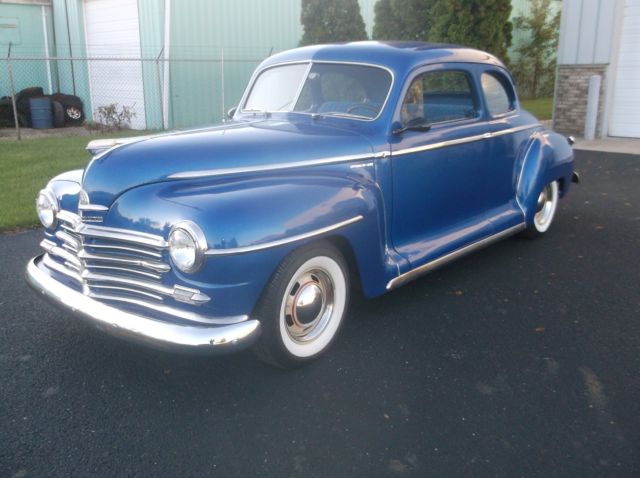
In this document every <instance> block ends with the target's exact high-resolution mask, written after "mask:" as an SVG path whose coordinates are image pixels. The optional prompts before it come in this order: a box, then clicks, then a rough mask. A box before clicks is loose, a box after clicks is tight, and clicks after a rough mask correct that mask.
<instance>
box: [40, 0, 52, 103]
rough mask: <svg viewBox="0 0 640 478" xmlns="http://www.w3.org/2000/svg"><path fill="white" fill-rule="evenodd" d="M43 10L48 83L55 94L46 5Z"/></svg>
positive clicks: (50, 92) (50, 91)
mask: <svg viewBox="0 0 640 478" xmlns="http://www.w3.org/2000/svg"><path fill="white" fill-rule="evenodd" d="M40 8H41V11H42V33H43V34H44V55H45V58H46V63H45V64H46V65H47V83H48V85H49V94H50V95H52V94H53V83H52V81H51V61H50V60H49V56H50V55H49V32H48V31H47V13H46V10H45V8H46V7H45V6H44V5H42V6H41V7H40Z"/></svg>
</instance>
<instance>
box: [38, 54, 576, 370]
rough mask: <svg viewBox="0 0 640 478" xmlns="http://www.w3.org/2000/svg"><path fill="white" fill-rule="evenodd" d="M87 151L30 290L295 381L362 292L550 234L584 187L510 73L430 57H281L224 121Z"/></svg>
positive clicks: (110, 327) (63, 189) (70, 176)
mask: <svg viewBox="0 0 640 478" xmlns="http://www.w3.org/2000/svg"><path fill="white" fill-rule="evenodd" d="M88 149H89V151H90V152H91V153H92V155H93V158H92V159H91V161H90V162H89V164H88V166H87V167H86V168H85V169H84V170H83V171H82V170H78V171H70V172H68V173H65V174H62V175H60V176H57V177H56V178H54V179H52V180H51V181H50V182H49V184H48V185H47V187H46V188H45V189H43V190H42V191H41V192H40V193H39V195H38V197H37V201H36V207H37V210H38V214H39V217H40V219H41V221H42V223H43V225H44V227H45V230H44V234H45V238H44V240H43V241H42V243H41V246H42V248H43V249H44V254H42V255H40V256H38V257H35V258H34V259H32V260H31V261H30V262H29V264H28V266H27V280H28V282H29V284H30V285H31V286H32V287H33V288H34V289H35V290H36V291H37V292H38V293H40V294H41V295H42V296H43V297H45V298H48V299H50V300H51V301H52V302H53V303H54V304H57V305H59V306H61V307H62V308H63V309H64V310H66V311H67V312H68V313H70V314H71V313H73V314H75V315H76V316H78V317H80V318H81V319H82V320H84V321H86V322H89V323H92V324H94V325H95V326H97V327H98V328H100V329H101V330H103V331H104V332H108V333H110V334H113V335H116V336H119V337H122V338H127V339H132V340H135V341H137V342H140V343H144V344H148V345H152V346H155V347H160V348H169V349H179V350H190V351H196V352H204V353H217V352H227V351H234V350H238V349H241V348H244V347H248V346H254V349H255V350H256V351H257V353H258V355H259V356H260V357H261V358H263V359H264V360H266V361H268V362H270V363H273V364H276V365H279V366H293V365H298V364H302V363H306V362H308V361H310V360H312V359H314V358H317V357H318V356H319V355H320V354H322V353H323V352H324V351H325V350H326V349H327V348H328V347H329V346H330V345H331V343H332V342H333V341H334V340H335V338H336V336H337V334H338V331H339V329H340V326H341V325H342V323H343V322H344V319H345V316H346V315H347V309H348V304H349V296H350V294H351V291H352V289H353V288H354V286H356V285H357V286H358V287H359V289H361V290H362V291H363V293H364V294H365V295H366V296H368V297H374V296H377V295H380V294H383V293H385V292H387V291H390V290H393V289H395V288H397V287H399V286H401V285H403V284H405V283H407V282H409V281H410V280H412V279H415V278H417V277H419V276H421V275H422V274H425V273H427V272H429V271H432V270H434V269H435V268H437V267H439V266H441V265H443V264H446V263H448V262H450V261H452V260H454V259H456V258H458V257H460V256H463V255H464V254H467V253H469V252H472V251H475V250H477V249H479V248H481V247H484V246H486V245H488V244H490V243H493V242H495V241H498V240H500V239H503V238H506V237H508V236H512V235H514V234H521V235H525V236H527V237H538V236H542V235H543V234H544V233H545V232H546V231H547V230H548V229H549V226H550V225H551V223H552V221H553V219H554V215H555V212H556V208H557V205H558V200H559V198H561V197H562V196H564V195H565V194H567V192H568V190H569V185H570V183H571V182H572V180H573V181H576V179H577V176H576V174H575V173H574V171H573V153H572V148H571V145H570V141H568V140H567V138H565V137H562V136H560V135H558V134H556V133H554V132H552V131H548V130H545V129H544V128H543V126H542V125H541V124H540V123H539V122H538V121H537V120H536V119H535V118H534V117H533V116H532V115H531V114H529V113H528V112H526V111H524V110H522V109H521V108H520V104H519V102H518V98H517V96H516V92H515V89H514V84H513V80H512V78H511V75H510V74H509V72H508V71H507V70H506V68H505V66H504V65H503V64H502V63H501V62H500V61H499V60H497V59H496V58H495V57H493V56H492V55H490V54H487V53H484V52H481V51H477V50H473V49H469V48H464V47H459V46H452V45H435V44H425V43H405V42H386V43H379V42H358V43H348V44H340V45H324V46H312V47H306V48H298V49H295V50H291V51H287V52H284V53H281V54H277V55H274V56H271V57H270V58H268V59H266V60H265V61H264V62H262V64H261V65H260V66H259V67H258V69H257V70H256V72H255V73H254V75H253V77H252V78H251V80H250V83H249V86H248V88H247V90H246V92H245V94H244V96H243V98H242V100H241V101H240V103H239V105H238V107H237V108H234V109H233V110H232V111H230V119H229V121H227V122H226V123H225V124H223V125H221V126H214V127H209V128H202V129H195V130H190V131H182V132H173V133H168V134H162V135H158V136H151V137H145V138H132V139H128V140H120V141H116V142H113V141H106V142H100V141H98V142H92V143H90V145H89V146H88Z"/></svg>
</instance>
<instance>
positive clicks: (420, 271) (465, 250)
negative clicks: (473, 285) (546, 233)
mask: <svg viewBox="0 0 640 478" xmlns="http://www.w3.org/2000/svg"><path fill="white" fill-rule="evenodd" d="M525 227H526V226H525V224H524V223H522V224H518V225H516V226H513V227H510V228H509V229H505V230H504V231H501V232H499V233H497V234H494V235H493V236H489V237H485V238H484V239H480V240H479V241H476V242H474V243H472V244H469V245H467V246H464V247H462V248H460V249H457V250H455V251H453V252H450V253H448V254H445V255H444V256H442V257H439V258H437V259H434V260H433V261H431V262H427V263H426V264H424V265H421V266H420V267H416V268H415V269H412V270H410V271H408V272H405V273H404V274H402V275H400V276H398V277H396V278H394V279H391V280H390V281H389V283H388V284H387V290H392V289H395V288H397V287H400V286H401V285H404V284H406V283H407V282H409V281H412V280H414V279H417V278H418V277H420V276H422V275H424V274H427V273H428V272H431V271H433V270H435V269H437V268H438V267H441V266H443V265H445V264H448V263H449V262H452V261H454V260H456V259H459V258H460V257H462V256H465V255H467V254H470V253H471V252H474V251H477V250H478V249H481V248H483V247H486V246H488V245H490V244H493V243H494V242H497V241H499V240H501V239H504V238H506V237H508V236H512V235H514V234H516V233H518V232H520V231H522V230H523V229H525Z"/></svg>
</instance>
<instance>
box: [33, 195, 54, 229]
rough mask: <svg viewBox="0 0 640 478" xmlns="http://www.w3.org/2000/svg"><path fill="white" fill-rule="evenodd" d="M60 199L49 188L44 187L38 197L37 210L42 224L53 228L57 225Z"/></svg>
mask: <svg viewBox="0 0 640 478" xmlns="http://www.w3.org/2000/svg"><path fill="white" fill-rule="evenodd" d="M58 211H59V207H58V199H57V198H56V196H55V194H53V192H52V191H51V190H49V189H43V190H42V191H40V192H39V193H38V196H37V197H36V212H37V213H38V218H39V219H40V222H41V223H42V225H43V226H44V227H46V228H51V227H53V226H55V225H56V216H57V215H58Z"/></svg>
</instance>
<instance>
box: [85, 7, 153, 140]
mask: <svg viewBox="0 0 640 478" xmlns="http://www.w3.org/2000/svg"><path fill="white" fill-rule="evenodd" d="M84 14H85V26H86V28H85V31H86V37H87V38H86V39H87V54H88V56H89V57H92V58H99V57H117V58H120V60H118V61H107V60H99V61H90V62H89V85H90V91H91V103H92V109H93V113H94V117H95V114H96V111H97V109H98V107H100V106H107V105H111V104H114V103H117V104H118V105H119V107H122V106H128V107H131V108H132V109H133V111H134V112H135V117H134V118H133V120H132V121H131V127H132V128H134V129H144V128H145V127H146V121H145V108H144V107H145V104H144V87H143V81H142V65H141V63H140V62H139V61H122V60H121V59H122V58H127V59H129V58H131V59H134V58H140V30H139V27H138V6H137V2H135V1H130V0H85V2H84Z"/></svg>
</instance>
